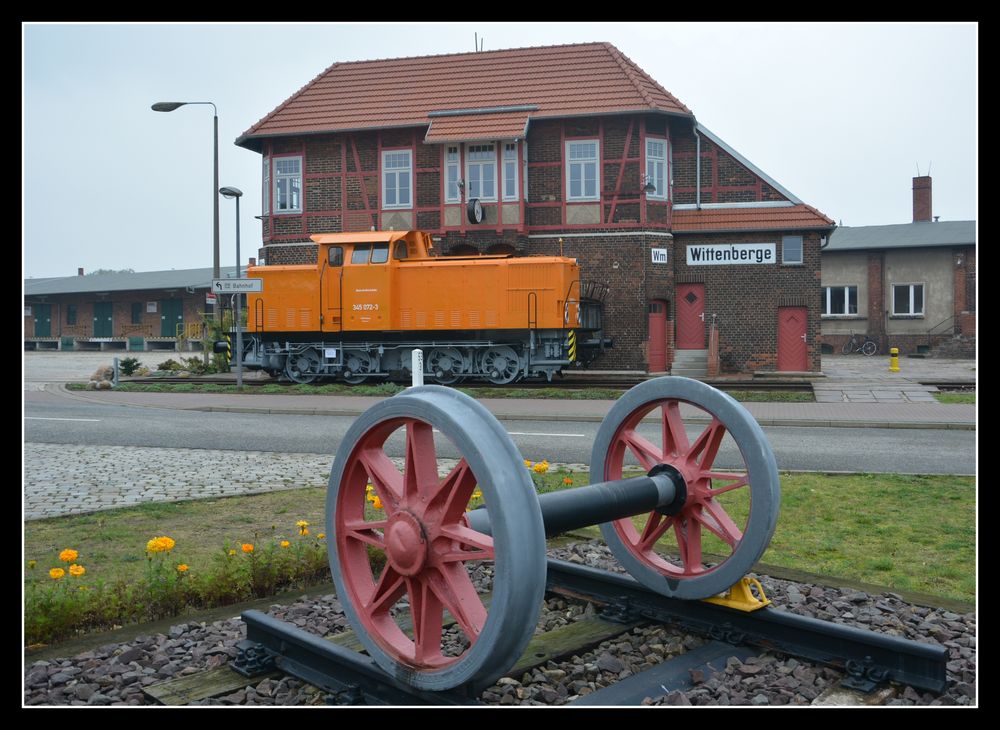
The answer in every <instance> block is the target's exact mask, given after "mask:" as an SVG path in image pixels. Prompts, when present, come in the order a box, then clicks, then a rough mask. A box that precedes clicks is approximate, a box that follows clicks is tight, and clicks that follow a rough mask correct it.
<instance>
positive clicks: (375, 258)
mask: <svg viewBox="0 0 1000 730" xmlns="http://www.w3.org/2000/svg"><path fill="white" fill-rule="evenodd" d="M388 260H389V244H388V243H376V244H375V245H374V246H373V247H372V263H373V264H384V263H385V262H386V261H388Z"/></svg>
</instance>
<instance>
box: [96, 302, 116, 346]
mask: <svg viewBox="0 0 1000 730" xmlns="http://www.w3.org/2000/svg"><path fill="white" fill-rule="evenodd" d="M111 306H112V305H111V302H94V337H113V336H114V335H112V332H113V330H114V323H113V322H112V321H111Z"/></svg>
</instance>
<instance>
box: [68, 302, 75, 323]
mask: <svg viewBox="0 0 1000 730" xmlns="http://www.w3.org/2000/svg"><path fill="white" fill-rule="evenodd" d="M66 324H76V305H75V304H67V305H66Z"/></svg>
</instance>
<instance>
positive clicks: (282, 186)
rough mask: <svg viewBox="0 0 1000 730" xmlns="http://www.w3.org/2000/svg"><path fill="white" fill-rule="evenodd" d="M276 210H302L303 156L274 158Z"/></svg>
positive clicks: (295, 211)
mask: <svg viewBox="0 0 1000 730" xmlns="http://www.w3.org/2000/svg"><path fill="white" fill-rule="evenodd" d="M274 212H275V213H301V212H302V158H301V157H276V158H274Z"/></svg>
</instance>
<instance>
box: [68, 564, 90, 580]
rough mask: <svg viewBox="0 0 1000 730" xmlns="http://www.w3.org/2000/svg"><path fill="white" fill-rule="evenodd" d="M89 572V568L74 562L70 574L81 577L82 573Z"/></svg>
mask: <svg viewBox="0 0 1000 730" xmlns="http://www.w3.org/2000/svg"><path fill="white" fill-rule="evenodd" d="M86 572H87V569H86V568H84V567H83V566H82V565H76V564H73V565H71V566H69V574H70V575H72V576H75V577H77V578H79V577H80V576H81V575H83V574H84V573H86Z"/></svg>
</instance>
